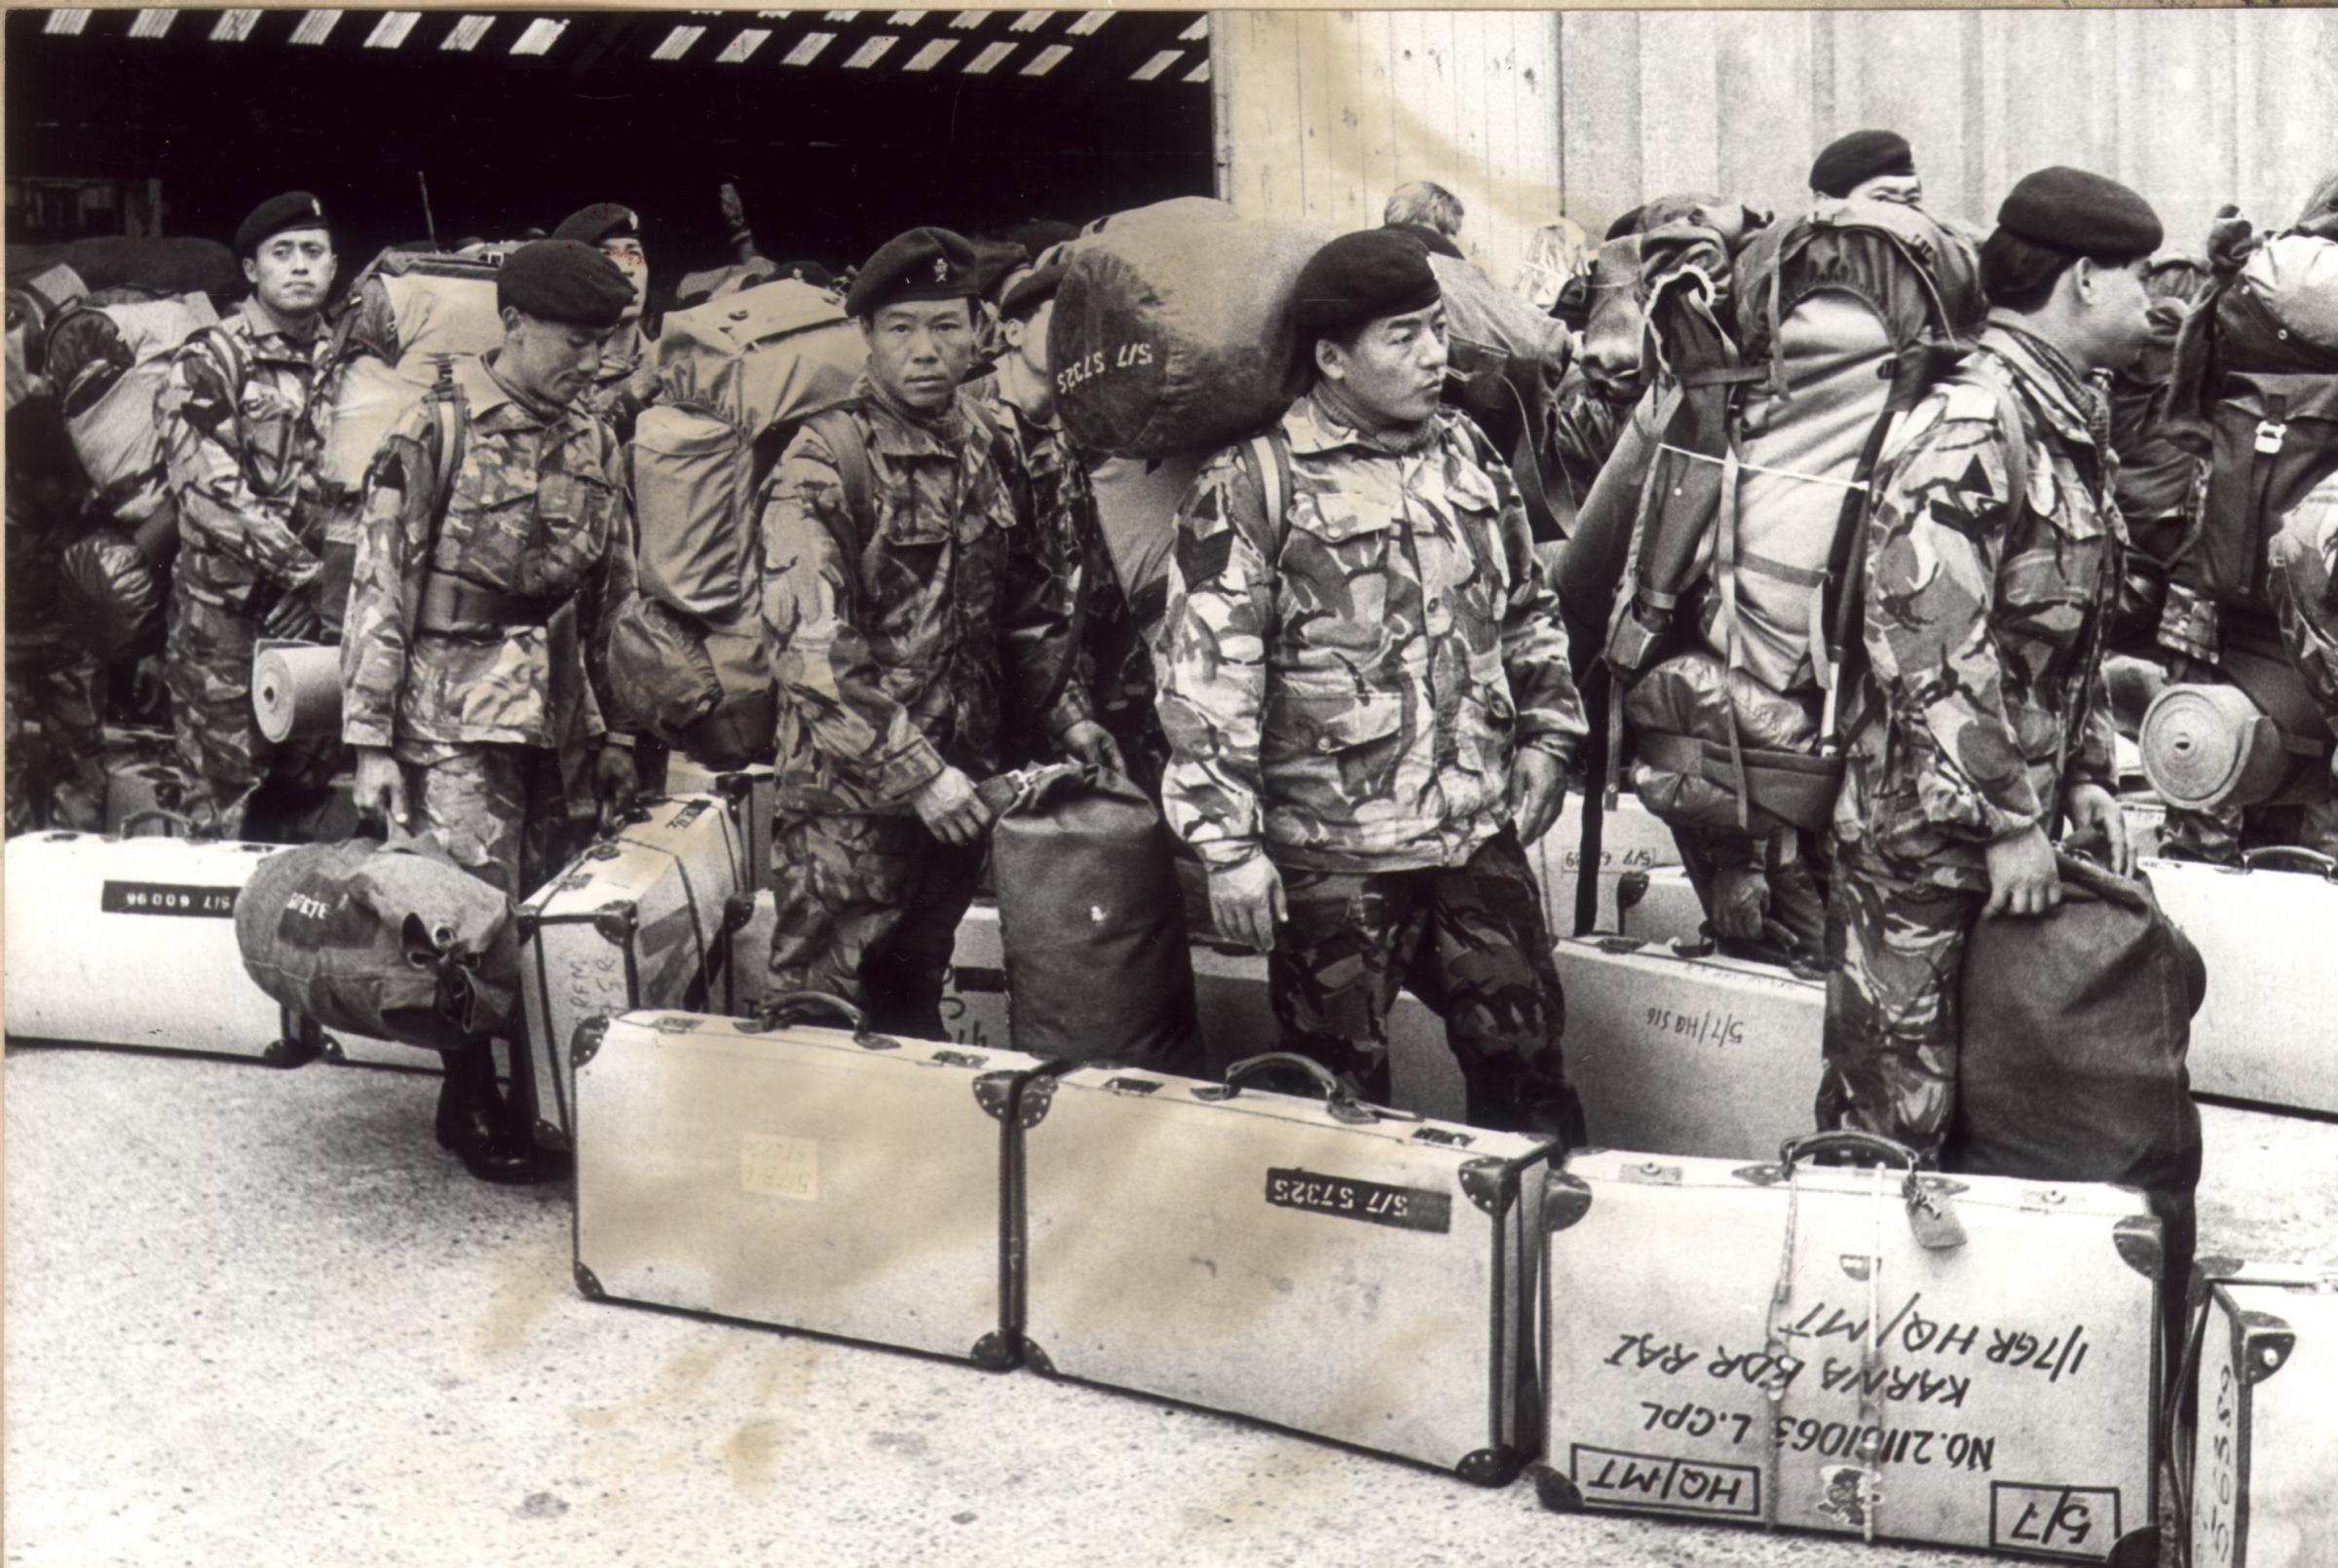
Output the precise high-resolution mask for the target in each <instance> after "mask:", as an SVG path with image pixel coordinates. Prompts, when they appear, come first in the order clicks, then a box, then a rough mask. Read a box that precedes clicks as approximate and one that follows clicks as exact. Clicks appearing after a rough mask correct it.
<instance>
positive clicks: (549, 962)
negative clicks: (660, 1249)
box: [515, 795, 753, 1147]
mask: <svg viewBox="0 0 2338 1568" xmlns="http://www.w3.org/2000/svg"><path fill="white" fill-rule="evenodd" d="M635 817H636V820H635V821H633V822H631V823H628V824H627V825H626V826H624V827H623V828H621V829H620V830H619V831H618V832H617V834H616V835H615V837H613V838H611V839H608V840H603V841H601V842H599V843H596V844H594V845H593V846H592V847H591V848H589V849H587V850H585V851H584V853H583V854H582V855H579V856H578V857H577V858H576V860H575V861H573V862H571V863H570V865H569V867H568V869H567V870H566V871H564V872H562V873H561V874H560V875H559V876H558V877H554V878H552V880H550V881H549V882H547V883H546V884H545V885H544V886H543V887H540V888H538V889H537V890H536V892H535V894H534V895H533V896H532V897H530V898H529V899H528V900H527V902H526V903H524V904H522V905H521V906H520V910H519V932H520V952H519V966H520V990H521V994H522V997H523V1007H524V1011H525V1015H526V1027H527V1035H528V1040H527V1048H528V1056H529V1060H530V1062H531V1064H532V1065H533V1069H534V1070H533V1071H532V1072H531V1073H530V1074H529V1076H530V1078H531V1079H532V1080H533V1081H532V1083H531V1084H530V1086H529V1098H530V1099H531V1100H532V1101H533V1114H534V1116H535V1118H536V1130H537V1137H538V1139H540V1140H542V1141H543V1142H545V1143H546V1144H547V1145H549V1146H554V1147H565V1146H568V1144H569V1142H570V1136H571V1132H572V1130H573V1116H572V1106H573V1105H574V1103H575V1101H574V1099H573V1085H572V1082H571V1075H570V1065H569V1061H568V1050H567V1046H568V1042H569V1041H570V1040H572V1039H574V1038H575V1037H576V1032H577V1026H578V1025H580V1024H583V1023H584V1022H585V1021H586V1020H587V1019H592V1018H611V1017H614V1016H616V1015H617V1014H619V1013H629V1012H633V1011H635V1010H636V1009H639V1008H644V1007H657V1008H674V1009H678V1010H686V1011H687V1010H709V1009H710V1010H713V1011H722V1012H729V1011H733V1010H735V1005H736V1004H735V996H734V994H733V989H732V988H733V980H734V966H733V965H732V963H731V962H730V957H731V950H732V943H733V936H734V933H735V932H736V931H737V929H738V928H739V927H740V926H742V925H744V924H745V923H746V921H747V917H748V915H750V913H751V912H752V903H753V901H752V898H751V896H750V895H749V894H748V893H747V892H746V891H745V883H744V881H743V878H744V877H745V872H746V861H745V853H746V848H745V844H744V842H743V840H741V837H740V834H739V826H738V821H737V819H736V818H735V817H734V816H733V815H732V813H731V812H730V811H729V810H728V809H727V808H726V806H725V804H724V803H723V802H722V801H720V800H718V799H717V798H715V797H713V796H709V795H693V796H681V797H673V796H665V797H658V798H654V799H652V800H649V801H646V802H644V803H642V806H641V808H640V809H639V810H637V811H636V813H635ZM515 1087H516V1085H515Z"/></svg>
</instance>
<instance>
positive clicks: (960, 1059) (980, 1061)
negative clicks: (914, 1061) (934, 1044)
mask: <svg viewBox="0 0 2338 1568" xmlns="http://www.w3.org/2000/svg"><path fill="white" fill-rule="evenodd" d="M925 1060H926V1061H928V1062H930V1063H932V1064H934V1065H935V1066H937V1067H972V1068H977V1069H979V1068H981V1067H983V1066H986V1065H988V1064H989V1063H990V1060H991V1059H990V1058H989V1057H978V1056H974V1055H972V1054H970V1053H968V1052H965V1051H936V1052H934V1054H933V1055H932V1056H930V1057H927V1058H926V1059H925Z"/></svg>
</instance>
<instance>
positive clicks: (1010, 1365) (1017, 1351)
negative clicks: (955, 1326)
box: [966, 1328, 1023, 1372]
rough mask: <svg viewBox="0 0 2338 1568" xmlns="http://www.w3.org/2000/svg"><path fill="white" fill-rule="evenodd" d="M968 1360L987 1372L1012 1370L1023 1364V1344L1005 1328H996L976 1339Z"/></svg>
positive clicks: (967, 1356)
mask: <svg viewBox="0 0 2338 1568" xmlns="http://www.w3.org/2000/svg"><path fill="white" fill-rule="evenodd" d="M966 1360H968V1361H970V1362H972V1363H974V1364H975V1365H977V1366H979V1367H981V1368H982V1369H983V1370H984V1371H986V1372H1011V1371H1013V1370H1014V1369H1015V1368H1016V1367H1018V1366H1020V1365H1022V1364H1023V1344H1022V1341H1021V1340H1020V1339H1018V1338H1017V1337H1016V1336H1015V1335H1013V1334H1011V1333H1009V1332H1007V1331H1006V1330H1005V1329H1003V1328H1000V1329H994V1330H993V1331H991V1332H990V1333H987V1334H985V1335H983V1336H982V1337H981V1338H980V1339H977V1340H976V1341H974V1348H973V1349H972V1350H970V1351H968V1352H966Z"/></svg>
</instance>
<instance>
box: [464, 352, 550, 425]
mask: <svg viewBox="0 0 2338 1568" xmlns="http://www.w3.org/2000/svg"><path fill="white" fill-rule="evenodd" d="M502 354H503V350H501V349H490V350H488V351H487V352H486V353H485V354H483V355H479V356H478V357H477V358H475V359H459V360H457V361H456V362H455V382H456V385H458V386H460V387H461V388H462V389H463V397H464V400H465V401H466V402H467V403H469V404H470V405H471V418H472V419H474V420H485V419H489V418H492V417H493V416H494V415H495V414H496V413H497V412H498V411H499V410H502V409H507V408H508V409H509V410H511V413H510V414H509V416H508V417H507V418H506V420H505V421H504V423H506V424H513V425H521V424H524V425H538V426H543V427H545V428H547V429H549V428H550V427H552V426H554V425H558V424H560V423H561V422H562V421H563V420H565V419H567V418H569V417H570V416H571V415H573V414H575V413H576V411H577V410H576V407H575V405H573V404H572V405H570V406H569V407H567V408H547V407H545V406H544V405H543V404H542V403H538V402H535V401H533V400H531V399H529V398H526V397H522V396H521V395H520V394H519V393H518V392H516V391H514V390H513V389H512V387H511V385H510V384H509V382H507V381H505V380H504V378H503V377H501V376H499V375H497V374H496V373H495V361H496V359H497V358H498V357H500V356H501V355H502Z"/></svg>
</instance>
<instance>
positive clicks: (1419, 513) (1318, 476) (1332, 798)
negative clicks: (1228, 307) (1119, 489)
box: [1159, 229, 1584, 1141]
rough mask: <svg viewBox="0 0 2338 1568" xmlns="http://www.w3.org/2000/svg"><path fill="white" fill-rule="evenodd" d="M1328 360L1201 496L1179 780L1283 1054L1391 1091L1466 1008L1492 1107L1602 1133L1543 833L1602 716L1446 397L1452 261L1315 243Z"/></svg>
mask: <svg viewBox="0 0 2338 1568" xmlns="http://www.w3.org/2000/svg"><path fill="white" fill-rule="evenodd" d="M1291 315H1292V318H1293V322H1294V324H1295V326H1296V327H1297V330H1298V334H1299V348H1300V350H1301V353H1302V354H1303V355H1305V356H1306V358H1307V361H1308V363H1309V364H1310V365H1311V367H1312V369H1313V372H1314V380H1313V385H1312V387H1311V388H1310V389H1309V391H1308V392H1307V393H1306V395H1305V396H1303V397H1301V399H1300V400H1299V401H1298V402H1297V403H1295V404H1293V405H1292V407H1291V409H1290V410H1289V412H1288V413H1286V414H1285V415H1284V416H1283V418H1282V420H1281V421H1280V422H1279V423H1278V424H1277V425H1276V426H1274V427H1273V428H1272V429H1270V430H1269V431H1268V432H1267V433H1266V434H1265V435H1263V436H1261V437H1258V438H1256V439H1254V440H1252V441H1248V442H1245V443H1242V444H1240V445H1236V446H1232V447H1228V448H1226V450H1225V451H1222V452H1220V453H1219V454H1218V455H1217V456H1216V457H1215V458H1213V459H1212V460H1211V462H1210V463H1209V465H1208V466H1207V467H1204V468H1203V470H1202V472H1201V475H1200V477H1199V478H1198V479H1197V480H1196V481H1195V482H1194V485H1193V487H1192V489H1190V490H1189V491H1188V492H1187V495H1186V498H1185V500H1184V502H1183V503H1181V504H1180V505H1179V508H1178V517H1177V543H1176V548H1175V551H1174V553H1173V556H1172V565H1171V569H1170V590H1169V610H1168V617H1167V622H1166V624H1165V626H1164V628H1163V631H1162V634H1161V642H1160V644H1159V653H1160V660H1159V674H1160V682H1161V694H1160V713H1161V723H1162V728H1164V729H1165V730H1166V731H1167V732H1168V737H1169V745H1170V750H1171V758H1170V764H1169V770H1168V778H1167V781H1166V784H1165V786H1164V788H1163V791H1162V800H1163V804H1164V806H1165V808H1166V811H1167V814H1168V817H1169V822H1170V825H1171V826H1172V827H1173V828H1174V829H1175V830H1176V831H1177V832H1178V834H1179V835H1180V836H1181V837H1183V838H1184V839H1185V840H1186V841H1187V842H1188V844H1190V845H1191V846H1192V847H1193V849H1194V850H1195V851H1196V852H1197V853H1198V854H1199V855H1200V857H1201V859H1202V861H1203V862H1204V864H1205V865H1206V866H1207V868H1208V873H1209V889H1210V906H1211V912H1212V915H1213V916H1214V917H1215V920H1216V923H1217V925H1218V928H1219V930H1221V931H1222V932H1225V933H1226V934H1228V935H1231V936H1233V937H1235V938H1237V939H1238V940H1242V941H1247V942H1249V943H1251V944H1252V945H1254V946H1256V947H1259V948H1262V949H1265V950H1267V951H1268V952H1269V953H1270V957H1269V960H1268V969H1267V974H1268V981H1269V986H1270V989H1271V994H1272V998H1273V1005H1274V1010H1275V1017H1276V1020H1277V1022H1278V1023H1279V1024H1280V1026H1281V1034H1282V1045H1283V1049H1285V1050H1287V1051H1296V1052H1300V1053H1301V1054H1303V1055H1306V1056H1308V1057H1311V1058H1313V1059H1315V1060H1316V1061H1318V1062H1320V1063H1322V1064H1325V1065H1326V1066H1329V1067H1331V1068H1333V1069H1335V1070H1339V1071H1346V1072H1350V1073H1353V1074H1355V1075H1356V1076H1357V1077H1359V1078H1360V1079H1361V1080H1362V1084H1363V1087H1364V1089H1365V1092H1366V1093H1367V1095H1369V1096H1370V1097H1372V1098H1375V1099H1385V1098H1386V1096H1387V1092H1388V1055H1387V1052H1388V1036H1387V1018H1388V1009H1389V1007H1390V1005H1391V1004H1392V1003H1393V1001H1394V1000H1395V997H1396V991H1397V988H1398V987H1399V986H1400V985H1407V986H1410V987H1411V988H1412V989H1413V990H1414V992H1415V993H1416V994H1417V995H1419V996H1420V997H1421V998H1422V1000H1424V1001H1426V1002H1427V1003H1428V1004H1429V1005H1430V1006H1431V1007H1433V1008H1435V1009H1436V1010H1437V1011H1438V1012H1439V1013H1440V1014H1442V1015H1443V1016H1444V1018H1445V1020H1446V1027H1447V1033H1448V1038H1449V1039H1450V1041H1451V1043H1452V1049H1453V1053H1454V1055H1455V1056H1456V1057H1457V1058H1459V1060H1460V1064H1461V1069H1462V1075H1463V1077H1464V1079H1465V1081H1466V1083H1467V1085H1468V1096H1469V1101H1468V1102H1469V1118H1470V1120H1471V1121H1473V1122H1476V1123H1477V1124H1479V1125H1481V1126H1487V1127H1496V1128H1504V1129H1512V1130H1521V1131H1525V1130H1531V1131H1534V1132H1537V1133H1544V1134H1549V1135H1551V1136H1553V1137H1560V1138H1565V1139H1571V1140H1577V1141H1579V1140H1580V1139H1581V1137H1582V1131H1583V1129H1582V1112H1581V1108H1580V1106H1579V1105H1578V1104H1577V1103H1576V1101H1575V1098H1574V1095H1573V1093H1572V1092H1571V1090H1570V1089H1569V1088H1568V1086H1567V1082H1566V1078H1565V1072H1564V1070H1563V1068H1562V1065H1561V1061H1560V1051H1559V1036H1560V1029H1561V1026H1562V1022H1563V1011H1562V1002H1561V997H1560V991H1559V978H1558V974H1557V972H1556V970H1555V969H1554V967H1553V965H1552V961H1551V945H1550V935H1549V932H1548V931H1547V930H1546V929H1545V927H1544V921H1543V915H1542V900H1541V895H1540V893H1539V892H1538V891H1537V889H1536V887H1535V883H1534V875H1533V872H1532V871H1531V870H1530V869H1529V868H1528V866H1527V858H1526V846H1527V844H1529V843H1531V842H1533V841H1534V840H1536V839H1538V838H1540V837H1541V836H1542V834H1543V832H1544V830H1546V829H1547V828H1548V827H1549V826H1550V825H1551V823H1552V822H1553V821H1554V820H1555V819H1556V818H1557V816H1558V813H1559V807H1560V804H1561V803H1562V801H1563V800H1564V799H1565V792H1566V782H1565V781H1566V775H1567V771H1568V768H1569V767H1570V765H1572V763H1573V761H1574V757H1575V750H1576V747H1577V745H1578V743H1579V741H1580V740H1581V738H1582V735H1583V733H1584V724H1583V713H1582V707H1581V704H1580V703H1579V701H1578V700H1577V697H1576V694H1575V687H1574V682H1573V681H1572V679H1570V677H1569V676H1568V673H1567V655H1566V638H1565V633H1564V632H1563V631H1562V630H1561V628H1560V623H1559V613H1558V604H1557V601H1556V599H1555V598H1554V597H1553V595H1552V593H1551V590H1550V588H1549V586H1548V585H1547V584H1546V582H1545V581H1544V579H1543V575H1542V570H1541V568H1540V566H1539V565H1538V564H1537V563H1536V561H1535V558H1534V554H1533V549H1532V544H1531V541H1530V540H1529V538H1528V533H1527V517H1526V510H1525V506H1524V504H1523V503H1522V502H1521V501H1520V498H1519V494H1518V491H1517V488H1516V487H1515V486H1514V485H1513V484H1512V482H1511V478H1510V474H1509V471H1508V470H1507V469H1506V468H1505V467H1503V465H1502V463H1501V460H1500V459H1499V457H1497V456H1496V455H1495V453H1494V452H1493V450H1492V448H1491V447H1490V445H1489V444H1488V443H1487V441H1486V439H1485V437H1484V436H1483V435H1481V434H1480V433H1478V431H1477V429H1476V428H1475V427H1474V426H1473V425H1471V424H1470V422H1469V421H1468V420H1467V419H1466V418H1465V417H1463V416H1461V415H1459V414H1457V413H1454V412H1452V410H1449V409H1445V408H1443V407H1441V406H1440V404H1439V401H1438V394H1439V392H1440V391H1441V389H1442V385H1443V382H1444V377H1445V365H1446V345H1445V318H1444V308H1443V305H1442V303H1441V300H1440V297H1439V293H1438V288H1437V281H1436V277H1435V275H1434V274H1433V273H1432V272H1431V271H1430V270H1429V262H1428V255H1427V252H1426V251H1424V250H1423V249H1422V248H1421V246H1420V244H1419V243H1417V242H1415V241H1414V240H1413V239H1412V238H1410V237H1409V236H1406V235H1403V234H1399V233H1395V232H1392V231H1389V230H1386V229H1379V230H1372V231H1367V232H1365V233H1361V234H1351V235H1347V236H1345V237H1344V238H1341V239H1339V240H1335V241H1333V242H1332V243H1329V244H1327V245H1325V246H1324V247H1323V249H1322V250H1320V251H1319V252H1317V253H1316V255H1315V256H1314V258H1313V259H1312V260H1310V261H1309V262H1308V263H1307V265H1306V266H1305V268H1304V269H1303V270H1302V271H1301V274H1300V278H1299V280H1298V282H1297V284H1296V286H1295V288H1294V291H1293V295H1292V301H1291Z"/></svg>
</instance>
